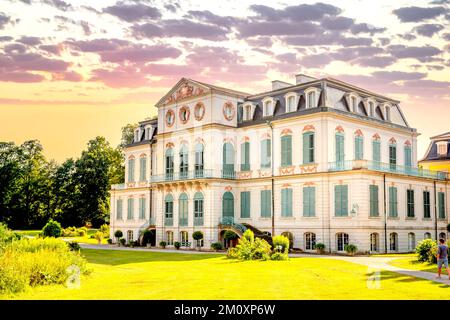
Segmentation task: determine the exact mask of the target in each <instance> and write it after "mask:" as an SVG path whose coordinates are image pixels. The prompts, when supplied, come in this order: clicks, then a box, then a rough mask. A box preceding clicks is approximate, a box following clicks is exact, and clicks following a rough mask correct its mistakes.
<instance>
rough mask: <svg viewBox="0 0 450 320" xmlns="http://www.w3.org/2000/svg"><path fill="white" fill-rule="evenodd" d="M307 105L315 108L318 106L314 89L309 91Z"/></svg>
mask: <svg viewBox="0 0 450 320" xmlns="http://www.w3.org/2000/svg"><path fill="white" fill-rule="evenodd" d="M307 99H308V102H307V106H308V108H315V107H316V93H315V92H314V91H310V92H308V95H307Z"/></svg>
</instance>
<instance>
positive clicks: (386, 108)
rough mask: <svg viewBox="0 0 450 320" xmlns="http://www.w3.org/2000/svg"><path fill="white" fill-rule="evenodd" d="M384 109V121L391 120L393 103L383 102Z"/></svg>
mask: <svg viewBox="0 0 450 320" xmlns="http://www.w3.org/2000/svg"><path fill="white" fill-rule="evenodd" d="M381 110H382V111H384V121H387V122H391V121H392V120H391V119H392V114H391V110H392V105H391V104H390V103H383V107H382V108H381Z"/></svg>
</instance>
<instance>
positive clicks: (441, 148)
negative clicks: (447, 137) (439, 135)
mask: <svg viewBox="0 0 450 320" xmlns="http://www.w3.org/2000/svg"><path fill="white" fill-rule="evenodd" d="M436 144H437V149H438V150H437V151H438V155H439V156H440V157H445V156H446V155H447V149H448V143H447V141H439V142H437V143H436Z"/></svg>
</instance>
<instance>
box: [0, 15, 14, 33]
mask: <svg viewBox="0 0 450 320" xmlns="http://www.w3.org/2000/svg"><path fill="white" fill-rule="evenodd" d="M9 22H11V18H10V17H8V16H7V15H6V14H4V13H3V12H0V30H1V29H4V28H5V26H6V25H7V24H8V23H9Z"/></svg>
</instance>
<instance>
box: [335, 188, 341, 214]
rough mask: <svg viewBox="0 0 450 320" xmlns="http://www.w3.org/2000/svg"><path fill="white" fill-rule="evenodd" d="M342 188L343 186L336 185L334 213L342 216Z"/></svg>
mask: <svg viewBox="0 0 450 320" xmlns="http://www.w3.org/2000/svg"><path fill="white" fill-rule="evenodd" d="M341 199H342V190H341V186H334V215H335V216H336V217H340V216H341V215H342V213H341V212H342V202H341Z"/></svg>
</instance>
